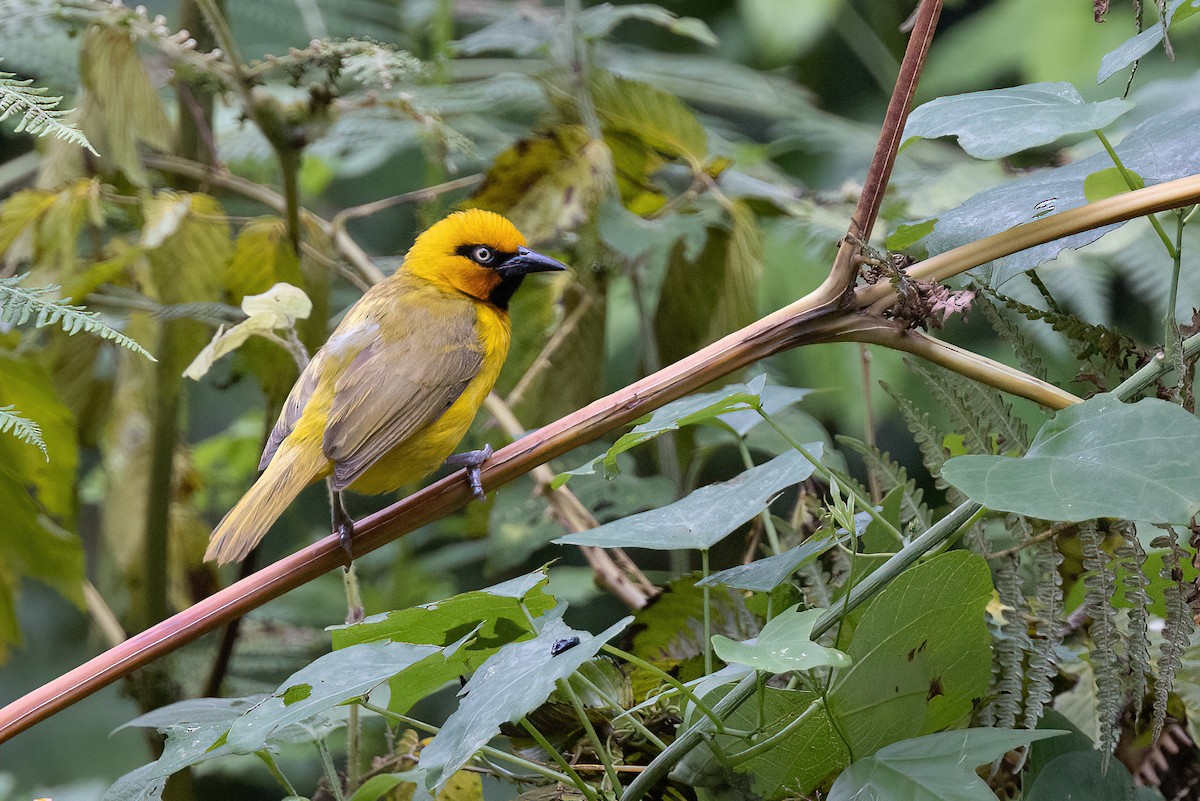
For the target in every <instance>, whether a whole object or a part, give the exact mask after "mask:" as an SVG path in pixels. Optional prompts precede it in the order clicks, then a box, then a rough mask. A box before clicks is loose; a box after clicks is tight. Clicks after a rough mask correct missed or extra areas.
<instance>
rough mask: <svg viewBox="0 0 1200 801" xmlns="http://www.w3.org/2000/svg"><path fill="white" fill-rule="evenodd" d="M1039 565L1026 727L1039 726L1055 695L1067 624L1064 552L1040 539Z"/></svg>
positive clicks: (1036, 554) (1035, 557)
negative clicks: (1035, 625) (1063, 582)
mask: <svg viewBox="0 0 1200 801" xmlns="http://www.w3.org/2000/svg"><path fill="white" fill-rule="evenodd" d="M1034 553H1035V556H1034V559H1035V560H1036V563H1037V565H1038V580H1037V608H1036V609H1035V610H1034V611H1035V613H1036V614H1037V630H1036V631H1037V633H1036V635H1035V637H1034V638H1033V641H1032V646H1033V647H1032V648H1031V650H1030V652H1029V672H1028V679H1029V689H1028V690H1027V691H1026V695H1025V728H1027V729H1033V728H1036V727H1037V724H1038V721H1039V720H1041V719H1042V711H1043V710H1044V709H1045V708H1046V706H1047V705H1049V704H1050V703H1051V702H1052V701H1053V699H1054V686H1053V681H1054V677H1055V676H1057V675H1058V646H1059V645H1060V644H1061V643H1062V633H1063V631H1064V630H1065V625H1064V622H1063V620H1062V615H1063V593H1062V575H1061V574H1060V573H1059V572H1058V568H1059V565H1061V564H1062V562H1063V555H1062V554H1061V553H1059V550H1058V546H1057V545H1055V543H1054V541H1053V540H1043V541H1042V542H1040V543H1038V545H1037V550H1036V551H1035V552H1034Z"/></svg>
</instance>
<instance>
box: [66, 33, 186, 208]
mask: <svg viewBox="0 0 1200 801" xmlns="http://www.w3.org/2000/svg"><path fill="white" fill-rule="evenodd" d="M79 63H80V77H81V78H82V80H83V89H84V95H83V101H82V102H81V103H80V105H79V127H80V128H81V129H82V130H83V132H84V133H85V134H86V135H87V138H88V139H89V140H91V142H92V144H93V145H94V146H95V148H96V150H98V151H99V152H101V153H103V154H104V157H103V158H102V159H98V160H97V162H96V163H97V165H98V166H99V167H100V169H102V170H104V171H105V172H108V173H115V172H117V171H120V172H123V173H124V174H125V176H126V177H127V178H129V180H131V181H133V182H134V183H136V184H139V185H142V184H145V183H146V174H145V170H143V169H142V166H141V163H140V162H139V160H138V154H137V148H138V145H140V144H145V145H149V146H151V147H155V148H159V149H166V148H168V147H170V145H171V141H172V139H173V138H174V135H173V133H172V127H171V123H170V120H168V119H167V115H166V113H165V112H164V111H163V106H162V100H161V99H160V98H159V96H158V91H157V89H156V88H155V86H154V84H153V83H152V82H151V80H150V76H149V75H147V74H146V68H145V66H144V65H143V64H142V60H141V58H140V57H139V56H138V52H137V46H136V45H135V44H134V41H133V39H132V38H131V37H130V35H129V33H127V32H126V31H125V30H123V29H121V28H118V27H115V26H112V27H110V26H100V25H93V26H92V27H91V28H89V29H88V31H87V33H86V34H84V37H83V50H82V53H81V55H80V57H79Z"/></svg>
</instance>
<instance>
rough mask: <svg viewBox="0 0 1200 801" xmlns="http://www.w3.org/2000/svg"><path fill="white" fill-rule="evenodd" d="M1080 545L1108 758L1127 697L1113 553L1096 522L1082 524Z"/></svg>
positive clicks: (1102, 742)
mask: <svg viewBox="0 0 1200 801" xmlns="http://www.w3.org/2000/svg"><path fill="white" fill-rule="evenodd" d="M1079 544H1080V546H1081V547H1082V549H1083V569H1084V570H1085V571H1087V572H1086V573H1085V575H1084V579H1083V584H1084V587H1085V588H1086V589H1085V596H1084V605H1085V608H1086V609H1087V613H1088V616H1089V617H1090V618H1091V619H1092V624H1091V627H1090V629H1089V630H1090V632H1091V635H1092V643H1093V647H1092V648H1091V657H1092V670H1093V671H1094V672H1095V674H1096V696H1097V708H1096V715H1097V717H1098V718H1099V722H1100V750H1101V752H1102V753H1103V754H1104V758H1105V760H1107V759H1108V757H1109V756H1110V755H1111V754H1112V752H1113V751H1114V750H1115V749H1116V747H1117V741H1118V740H1119V739H1120V736H1121V732H1120V729H1119V728H1118V722H1119V721H1118V718H1119V717H1120V714H1121V701H1122V699H1123V698H1124V692H1123V690H1122V682H1121V664H1120V657H1118V656H1117V647H1118V645H1119V644H1120V643H1119V632H1118V629H1117V611H1116V609H1114V608H1113V605H1112V603H1111V600H1112V597H1113V593H1115V592H1116V589H1117V578H1116V575H1115V574H1114V573H1113V568H1112V556H1111V555H1109V553H1108V551H1106V550H1104V535H1103V534H1102V533H1101V532H1100V527H1099V526H1098V525H1096V521H1094V520H1089V521H1087V522H1085V523H1081V524H1080V525H1079Z"/></svg>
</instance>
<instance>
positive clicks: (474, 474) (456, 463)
mask: <svg viewBox="0 0 1200 801" xmlns="http://www.w3.org/2000/svg"><path fill="white" fill-rule="evenodd" d="M491 455H492V446H491V445H484V446H483V447H482V448H480V449H479V450H477V451H466V452H465V453H456V454H454V455H453V456H451V457H450V458H449V459H447V460H446V464H447V465H448V466H450V467H465V468H467V483H468V484H470V485H471V492H473V493H475V497H476V498H478V499H479V500H481V501H483V500H487V493H486V492H484V491H483V479H482V478H481V477H480V475H479V468H480V467H482V466H483V463H484V462H486V461H487V460H488V459H489V458H491Z"/></svg>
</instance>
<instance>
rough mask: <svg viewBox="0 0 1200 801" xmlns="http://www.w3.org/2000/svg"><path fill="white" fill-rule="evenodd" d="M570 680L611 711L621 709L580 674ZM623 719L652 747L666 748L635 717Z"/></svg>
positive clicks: (629, 716)
mask: <svg viewBox="0 0 1200 801" xmlns="http://www.w3.org/2000/svg"><path fill="white" fill-rule="evenodd" d="M572 678H574V679H575V680H576V681H579V682H582V683H583V685H584V686H585V687H587V688H588V689H589V690H590V691H592V692H593V693H595V694H596V697H598V698H600V699H601V700H602V701H604V703H606V704H608V705H609V706H610V707H612V708H613V709H620V708H621V704H619V703H618V702H617V701H616V700H615V699H614V698H613V697H612V696H611V695H609V694H608V693H606V692H605V691H604V690H602V689H600V688H599V687H597V686H596V683H595V682H594V681H592V680H591V679H589V678H588V677H587V676H584V675H583V674H582V673H576V674H575V675H574V676H573V677H572ZM625 717H627V718H628V719H629V725H631V726H633V728H635V729H637V732H638V734H640V735H642V736H643V737H645V738H646V739H647V740H649V741H650V742H652V743H654V745H655V746H657V747H658V750H659V751H662V750H663V749H665V748H666V747H667V744H666V743H664V742H663V741H662V739H661V738H660V737H659V736H658V735H657V734H655V733H654V732H652V731H650V730H649V729H648V728H646V725H645V724H644V723H642V722H641V721H640V720H638V719H637V718H636V717H634V716H633V715H626V716H625Z"/></svg>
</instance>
